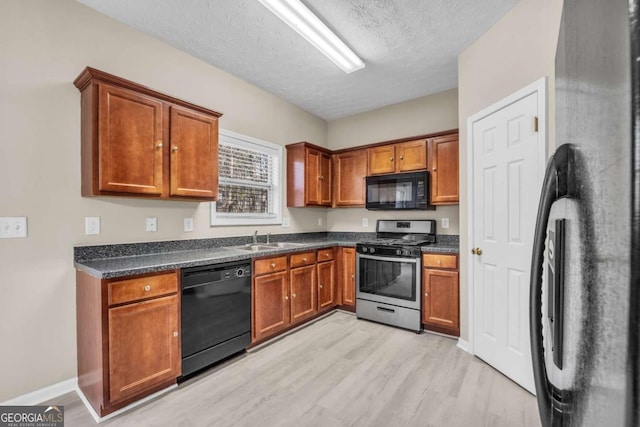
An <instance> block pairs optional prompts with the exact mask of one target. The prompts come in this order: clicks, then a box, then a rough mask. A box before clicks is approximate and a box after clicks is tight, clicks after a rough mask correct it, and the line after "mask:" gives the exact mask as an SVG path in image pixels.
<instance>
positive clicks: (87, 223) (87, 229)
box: [84, 216, 100, 236]
mask: <svg viewBox="0 0 640 427" xmlns="http://www.w3.org/2000/svg"><path fill="white" fill-rule="evenodd" d="M84 234H86V235H87V236H89V235H92V234H100V217H99V216H87V217H85V218H84Z"/></svg>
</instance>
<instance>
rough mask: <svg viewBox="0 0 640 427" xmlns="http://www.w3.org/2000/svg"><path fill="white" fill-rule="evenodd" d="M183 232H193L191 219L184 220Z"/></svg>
mask: <svg viewBox="0 0 640 427" xmlns="http://www.w3.org/2000/svg"><path fill="white" fill-rule="evenodd" d="M184 231H186V232H190V231H193V218H185V219H184Z"/></svg>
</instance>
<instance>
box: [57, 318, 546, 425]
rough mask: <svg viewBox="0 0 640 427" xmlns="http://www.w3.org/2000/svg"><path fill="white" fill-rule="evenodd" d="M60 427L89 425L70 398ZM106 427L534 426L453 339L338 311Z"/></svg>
mask: <svg viewBox="0 0 640 427" xmlns="http://www.w3.org/2000/svg"><path fill="white" fill-rule="evenodd" d="M47 403H55V404H59V405H64V406H65V421H66V423H65V425H66V426H67V427H72V426H88V425H94V424H95V422H94V420H93V418H91V416H90V415H89V413H88V411H87V410H86V408H85V407H84V405H83V404H82V402H81V401H80V399H79V398H78V396H77V395H76V394H75V393H69V394H66V395H64V396H61V397H60V398H58V399H55V400H53V401H51V402H47ZM102 425H105V426H234V427H240V426H251V427H256V426H259V427H270V426H278V427H280V426H296V427H299V426H331V427H339V426H384V427H387V426H394V427H396V426H421V427H429V426H433V427H440V426H447V427H448V426H465V427H468V426H491V427H499V426H508V427H513V426H532V427H533V426H535V427H538V426H540V421H539V419H538V412H537V406H536V401H535V397H534V396H532V395H531V394H530V393H528V392H527V391H525V390H524V389H522V388H520V387H519V386H518V385H516V384H515V383H513V382H512V381H511V380H509V379H507V378H506V377H504V376H503V375H502V374H500V373H499V372H498V371H496V370H494V369H493V368H491V367H490V366H489V365H487V364H485V363H484V362H482V361H481V360H479V359H477V358H475V357H473V356H471V355H469V354H468V353H465V352H464V351H462V350H460V349H459V348H457V347H456V340H453V339H450V338H446V337H442V336H438V335H433V334H428V333H424V334H421V335H418V334H415V333H414V332H410V331H405V330H401V329H396V328H392V327H389V326H385V325H379V324H376V323H372V322H367V321H363V320H357V319H356V318H355V316H353V315H351V314H347V313H344V312H335V313H333V314H331V315H329V316H327V317H326V318H323V319H321V320H319V321H317V322H315V323H313V324H311V325H309V326H307V327H305V328H303V329H301V330H299V331H296V332H294V333H292V334H290V335H288V336H286V337H284V338H282V339H279V340H277V341H275V342H273V343H271V344H268V345H266V346H264V347H262V348H259V349H256V350H254V351H252V352H251V353H247V354H245V355H243V356H240V357H237V358H235V359H233V360H231V361H229V362H226V363H224V364H223V365H222V366H219V367H215V368H213V369H211V370H209V371H207V372H205V373H204V374H202V375H200V376H198V377H196V378H194V379H192V380H190V381H188V382H185V383H183V384H181V385H180V386H179V387H178V388H177V389H176V390H174V391H172V392H170V393H168V394H165V395H163V396H161V397H159V398H158V399H156V400H153V401H151V402H148V403H146V404H144V405H143V406H140V407H138V408H134V409H132V410H131V411H129V412H126V413H124V414H122V415H119V416H117V417H115V418H113V419H110V420H107V421H106V422H104V423H102Z"/></svg>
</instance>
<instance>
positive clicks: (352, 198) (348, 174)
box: [333, 150, 367, 206]
mask: <svg viewBox="0 0 640 427" xmlns="http://www.w3.org/2000/svg"><path fill="white" fill-rule="evenodd" d="M366 175H367V151H366V150H354V151H348V152H346V153H340V154H336V155H335V156H334V174H333V176H334V187H333V188H334V194H333V195H334V197H333V200H334V203H333V205H334V206H364V204H365V201H366V200H365V197H366V195H365V177H366Z"/></svg>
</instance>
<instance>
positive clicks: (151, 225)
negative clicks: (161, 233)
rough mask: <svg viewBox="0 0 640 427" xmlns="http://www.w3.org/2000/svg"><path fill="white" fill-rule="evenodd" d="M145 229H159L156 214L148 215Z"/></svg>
mask: <svg viewBox="0 0 640 427" xmlns="http://www.w3.org/2000/svg"><path fill="white" fill-rule="evenodd" d="M145 229H146V230H147V231H158V219H157V218H156V217H155V216H150V217H148V218H147V223H146V227H145Z"/></svg>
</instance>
